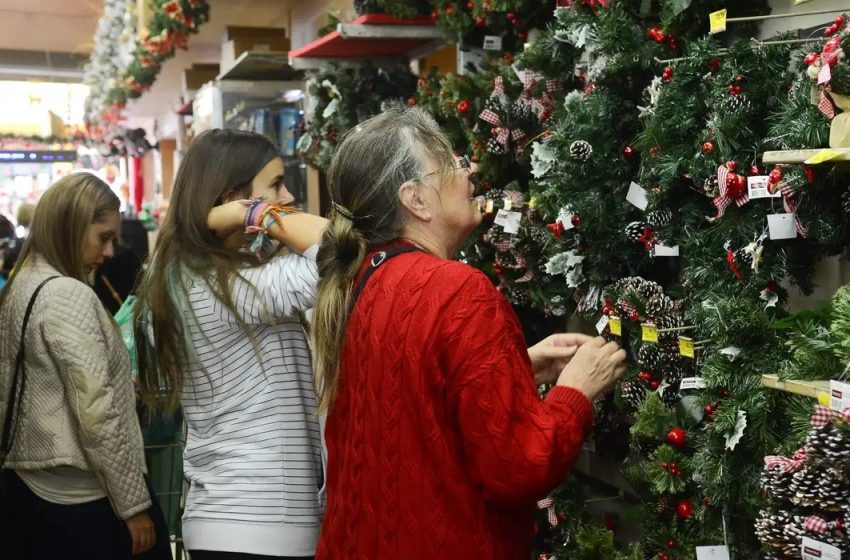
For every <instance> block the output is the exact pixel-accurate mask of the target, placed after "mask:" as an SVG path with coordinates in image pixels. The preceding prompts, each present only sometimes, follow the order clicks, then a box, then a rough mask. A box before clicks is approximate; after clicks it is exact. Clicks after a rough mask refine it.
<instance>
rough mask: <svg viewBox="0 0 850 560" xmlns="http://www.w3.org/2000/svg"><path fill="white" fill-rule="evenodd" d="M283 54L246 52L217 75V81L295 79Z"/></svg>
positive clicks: (293, 70)
mask: <svg viewBox="0 0 850 560" xmlns="http://www.w3.org/2000/svg"><path fill="white" fill-rule="evenodd" d="M296 75H297V71H296V70H295V69H294V68H293V67H292V66H291V65H290V64H289V54H288V53H285V52H270V51H246V52H244V53H242V54H241V55H240V56H239V58H237V59H236V61H235V62H234V63H233V65H232V66H230V68H227V69H226V70H223V71H222V72H221V74H219V76H218V79H219V80H250V81H286V80H292V79H294V78H295V77H296Z"/></svg>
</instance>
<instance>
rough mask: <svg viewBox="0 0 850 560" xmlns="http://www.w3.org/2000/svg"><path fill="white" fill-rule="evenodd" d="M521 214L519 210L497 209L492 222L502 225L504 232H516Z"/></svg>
mask: <svg viewBox="0 0 850 560" xmlns="http://www.w3.org/2000/svg"><path fill="white" fill-rule="evenodd" d="M520 218H522V214H520V213H519V212H510V211H508V210H499V211H498V212H497V213H496V219H495V220H494V221H493V223H494V224H496V225H499V226H502V227H503V228H504V230H505V233H517V232H518V231H519V220H520Z"/></svg>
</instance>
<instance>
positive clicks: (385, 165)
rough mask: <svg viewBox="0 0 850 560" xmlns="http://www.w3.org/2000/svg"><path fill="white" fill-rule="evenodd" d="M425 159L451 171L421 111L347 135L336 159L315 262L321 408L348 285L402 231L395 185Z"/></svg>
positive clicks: (442, 143) (436, 132)
mask: <svg viewBox="0 0 850 560" xmlns="http://www.w3.org/2000/svg"><path fill="white" fill-rule="evenodd" d="M429 162H430V163H431V164H432V165H433V164H436V165H439V166H441V167H445V168H448V167H450V165H451V163H452V162H453V156H452V150H451V146H450V144H449V142H448V140H447V139H446V137H445V136H444V135H443V133H442V132H440V129H439V127H438V126H437V123H436V122H434V119H432V118H431V117H430V116H429V115H428V114H427V113H425V112H424V111H422V110H421V109H419V108H410V109H391V110H389V111H386V112H384V113H382V114H380V115H378V116H375V117H372V118H371V119H369V120H367V121H365V122H363V123H361V124H360V125H358V126H357V127H356V128H354V129H352V130H351V131H349V132H348V133H347V134H346V135H345V137H344V138H343V140H342V142H341V143H340V145H339V147H338V148H337V151H336V153H335V154H334V157H333V160H332V161H331V165H330V168H329V169H328V183H329V189H330V195H331V199H332V200H333V206H334V209H333V211H332V213H331V216H330V223H329V224H328V226H327V228H326V230H325V233H324V236H323V237H322V244H321V247H320V248H319V254H318V257H317V260H318V267H319V286H318V291H317V294H316V306H315V308H314V311H313V327H312V330H311V334H312V340H313V351H314V357H315V369H316V375H315V380H316V381H315V383H316V392H317V394H318V396H319V410H320V411H323V412H326V411H327V410H328V409H329V408H330V407H331V405H332V403H333V400H334V397H335V396H336V392H337V385H338V378H339V359H340V353H341V352H342V345H343V341H344V338H345V328H346V325H347V323H348V306H349V300H350V297H351V289H352V284H353V283H354V279H355V277H356V276H357V272H358V271H359V270H360V267H361V266H362V264H363V259H364V258H365V257H366V254H367V253H368V252H369V251H370V250H371V249H373V248H375V247H378V246H381V245H385V244H387V243H390V242H392V241H395V240H397V239H398V238H399V237H400V235H401V232H402V230H403V228H404V214H403V213H402V210H401V203H400V201H399V197H398V190H399V188H400V187H401V186H402V185H403V184H404V183H406V182H408V181H415V180H417V178H419V177H421V176H422V175H424V174H425V173H426V172H427V171H426V168H427V166H428V164H429Z"/></svg>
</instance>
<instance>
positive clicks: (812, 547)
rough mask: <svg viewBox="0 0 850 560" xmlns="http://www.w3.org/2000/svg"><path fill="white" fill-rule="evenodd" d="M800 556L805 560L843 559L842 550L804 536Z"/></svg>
mask: <svg viewBox="0 0 850 560" xmlns="http://www.w3.org/2000/svg"><path fill="white" fill-rule="evenodd" d="M800 556H801V557H802V559H803V560H841V551H840V550H839V549H837V548H835V547H834V546H831V545H828V544H826V543H822V542H820V541H816V540H814V539H810V538H809V537H803V542H802V544H801V545H800Z"/></svg>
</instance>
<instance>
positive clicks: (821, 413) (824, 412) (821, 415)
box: [809, 405, 850, 428]
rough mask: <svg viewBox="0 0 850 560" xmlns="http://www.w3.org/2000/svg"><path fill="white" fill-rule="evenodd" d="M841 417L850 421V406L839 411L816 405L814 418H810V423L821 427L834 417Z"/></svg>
mask: <svg viewBox="0 0 850 560" xmlns="http://www.w3.org/2000/svg"><path fill="white" fill-rule="evenodd" d="M835 418H840V419H841V420H844V421H845V422H847V423H850V406H849V407H847V408H845V409H844V410H842V411H841V412H838V411H837V410H832V409H831V408H827V407H825V406H822V405H817V406H816V407H815V411H814V413H813V414H812V418H811V419H810V420H809V423H810V424H811V425H812V426H814V427H815V428H820V427H823V426H826V425H827V424H829V423H830V422H832V420H833V419H835Z"/></svg>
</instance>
